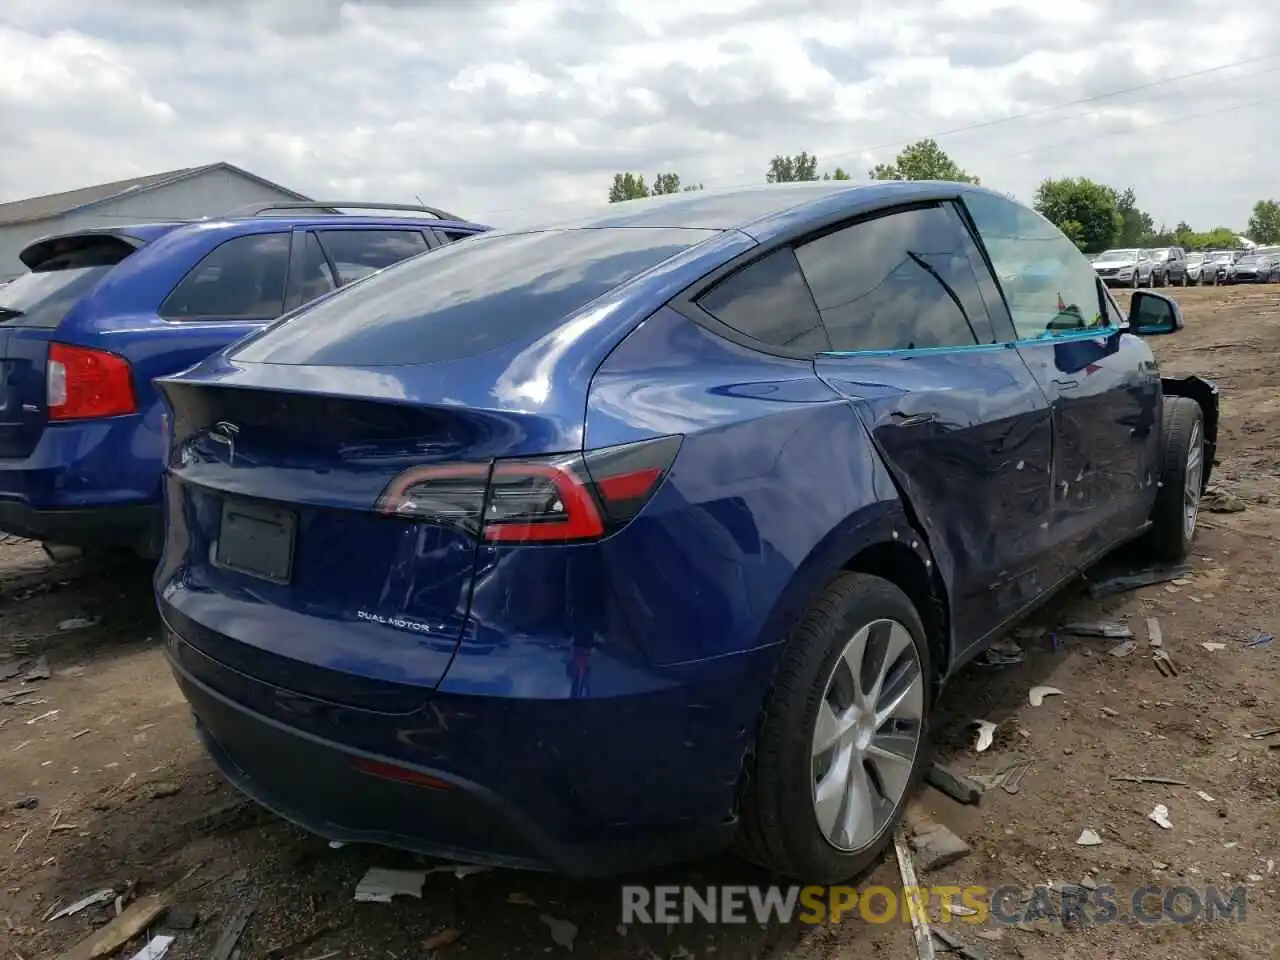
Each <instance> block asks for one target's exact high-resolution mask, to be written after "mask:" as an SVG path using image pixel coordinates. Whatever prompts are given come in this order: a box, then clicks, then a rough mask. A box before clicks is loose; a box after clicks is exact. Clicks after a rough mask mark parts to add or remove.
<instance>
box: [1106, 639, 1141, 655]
mask: <svg viewBox="0 0 1280 960" xmlns="http://www.w3.org/2000/svg"><path fill="white" fill-rule="evenodd" d="M1137 649H1138V641H1137V640H1126V641H1124V642H1123V643H1118V644H1116V645H1115V646H1114V647H1112V648H1111V649H1110V650H1108V651H1107V653H1109V654H1111V655H1112V656H1113V657H1127V656H1128V655H1129V654H1131V653H1133V651H1135V650H1137Z"/></svg>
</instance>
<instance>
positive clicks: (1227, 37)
mask: <svg viewBox="0 0 1280 960" xmlns="http://www.w3.org/2000/svg"><path fill="white" fill-rule="evenodd" d="M104 6H105V5H103V4H101V3H93V2H91V0H7V2H6V3H5V4H4V5H3V9H0V118H3V121H4V127H5V137H4V138H3V140H0V200H7V199H16V198H19V197H24V196H31V195H33V194H37V193H43V192H49V191H53V190H60V189H70V188H73V187H76V186H83V185H86V184H88V183H93V182H97V181H101V180H110V179H117V178H120V177H126V176H131V175H135V174H141V173H147V172H155V171H158V170H162V169H166V168H170V167H177V166H187V165H194V164H199V163H206V162H211V161H214V160H229V161H231V162H233V163H236V164H239V165H241V166H244V167H246V168H248V169H250V170H253V171H254V172H256V173H259V174H261V175H263V176H265V177H268V178H270V179H273V180H277V181H279V182H281V183H283V184H285V185H287V186H290V187H293V188H295V189H298V190H301V191H303V192H305V193H309V194H312V195H315V196H320V195H330V196H332V195H335V194H342V195H352V194H357V195H359V196H362V197H368V198H370V199H380V200H411V199H412V198H413V197H414V196H415V195H417V196H421V197H423V198H424V199H426V200H427V201H428V202H433V203H436V204H438V205H440V206H443V207H446V208H448V209H452V210H457V211H459V212H461V213H463V214H465V215H470V216H474V217H476V218H477V219H482V220H487V221H488V222H491V223H495V224H504V223H512V222H528V221H529V220H533V219H539V218H542V217H547V216H549V217H554V218H556V219H559V218H561V217H564V216H566V215H571V214H573V213H574V212H575V208H576V207H579V206H581V205H583V204H587V203H590V204H598V203H601V202H602V201H603V197H604V194H605V192H606V190H607V188H608V184H609V181H610V180H611V179H612V175H613V173H615V172H617V171H621V170H634V171H636V172H642V173H644V174H646V176H648V177H650V178H651V177H652V176H653V175H654V174H655V173H657V172H658V171H670V170H674V171H676V172H678V173H680V174H681V176H682V177H683V178H684V179H685V180H686V181H700V182H703V183H705V184H707V185H708V186H713V185H725V186H727V185H733V184H742V183H752V182H758V181H759V180H761V179H762V178H763V176H764V170H765V168H766V166H767V164H768V161H769V158H770V157H771V156H773V155H775V154H778V153H794V152H799V151H800V150H808V151H809V152H811V153H816V154H817V155H818V156H819V158H820V163H821V166H822V167H823V168H824V169H825V168H831V167H834V166H836V165H841V166H844V167H845V168H846V169H849V170H851V171H852V172H853V173H854V174H855V176H856V175H861V174H862V173H863V172H864V171H865V170H866V169H867V168H868V167H869V166H870V165H871V164H872V163H873V162H876V161H880V160H888V159H891V158H892V156H893V155H894V154H895V153H896V152H897V148H898V147H899V146H901V145H902V144H904V143H905V142H907V141H910V140H912V139H916V138H918V137H921V136H927V135H931V134H940V133H945V132H946V131H951V130H955V129H956V128H960V127H965V126H969V125H972V124H981V123H984V122H986V121H991V120H996V119H999V118H1002V117H1007V116H1010V115H1016V114H1025V113H1029V112H1035V113H1036V115H1035V116H1032V117H1029V118H1027V119H1024V120H1019V121H1014V122H1007V123H997V124H994V125H990V126H986V127H983V128H981V129H976V130H971V131H964V132H959V133H954V134H948V135H946V136H942V137H940V142H941V144H942V146H943V148H944V149H946V150H947V151H948V152H949V153H951V155H952V156H953V157H954V158H955V159H956V160H957V161H958V162H959V163H960V164H961V166H963V167H964V168H966V169H968V170H970V171H972V172H975V173H977V174H978V175H980V176H981V177H982V179H983V182H984V183H988V184H990V185H992V186H996V187H999V188H1002V189H1005V190H1010V191H1013V192H1015V193H1016V194H1018V195H1019V196H1021V197H1023V198H1028V199H1029V198H1030V196H1031V194H1032V192H1033V191H1034V189H1035V186H1036V184H1037V183H1038V182H1039V181H1040V180H1041V179H1043V178H1044V177H1046V176H1068V175H1080V176H1088V177H1092V178H1094V179H1099V180H1102V181H1104V182H1108V183H1111V184H1113V185H1115V186H1118V187H1124V186H1129V185H1132V186H1134V187H1135V189H1136V191H1137V194H1138V197H1139V202H1140V204H1141V205H1142V206H1144V207H1145V208H1146V209H1148V210H1149V212H1150V213H1151V214H1152V215H1153V216H1154V218H1155V219H1156V221H1157V222H1160V221H1165V222H1168V223H1169V224H1173V223H1175V222H1176V221H1178V220H1182V219H1185V220H1188V221H1189V222H1191V223H1192V224H1194V225H1197V226H1200V227H1207V226H1210V225H1214V224H1218V223H1225V224H1229V225H1233V226H1237V227H1243V225H1244V223H1245V221H1246V220H1247V217H1248V213H1249V208H1250V207H1251V206H1252V204H1253V202H1254V201H1255V200H1257V199H1259V198H1260V197H1262V196H1265V195H1266V194H1267V192H1268V189H1269V188H1270V186H1271V183H1272V182H1273V170H1274V148H1273V146H1272V145H1273V143H1274V132H1275V130H1276V129H1277V127H1280V120H1278V119H1277V117H1278V111H1280V93H1277V92H1275V91H1276V90H1277V84H1276V81H1277V78H1280V27H1277V25H1276V18H1274V17H1269V16H1266V15H1265V13H1266V11H1265V7H1259V6H1257V5H1244V6H1237V7H1232V6H1226V7H1224V6H1223V5H1222V4H1221V3H1219V2H1216V0H1167V2H1166V0H1162V2H1161V3H1159V4H1149V3H1146V2H1142V0H1099V2H1086V0H1056V2H1054V3H1052V4H1043V3H1040V2H1039V0H1016V2H1009V0H1006V2H1004V3H1002V4H1000V6H999V7H998V9H993V6H992V4H990V3H986V2H981V0H897V2H895V3H892V4H871V3H868V2H865V0H702V2H700V3H696V4H695V3H689V2H687V0H644V2H641V0H467V2H462V0H434V2H429V0H420V2H415V0H363V2H346V3H344V2H340V0H252V2H250V0H222V2H220V3H203V2H196V0H169V2H167V3H162V2H160V0H130V2H129V3H127V4H126V3H119V4H111V5H109V6H110V14H109V15H108V14H105V13H103V12H102V11H103V9H104ZM1262 56H1270V57H1271V59H1267V60H1264V61H1259V62H1255V63H1251V64H1244V65H1241V66H1239V67H1236V68H1233V69H1228V70H1221V71H1217V72H1214V73H1210V74H1205V75H1203V76H1199V77H1191V78H1188V79H1185V80H1181V81H1178V82H1171V83H1164V84H1160V85H1158V86H1155V87H1151V88H1148V89H1144V90H1137V91H1133V92H1132V93H1128V94H1125V95H1121V96H1115V97H1108V98H1104V99H1100V100H1097V101H1096V102H1092V103H1088V104H1083V105H1078V106H1074V107H1066V108H1063V109H1052V110H1047V111H1046V110H1045V108H1049V107H1054V106H1056V105H1060V104H1064V103H1068V102H1070V101H1074V100H1078V99H1080V98H1083V97H1088V96H1094V95H1098V94H1105V93H1109V92H1111V91H1115V90H1119V89H1122V88H1128V87H1134V86H1138V85H1140V84H1143V83H1146V82H1148V81H1151V80H1156V79H1160V78H1162V77H1169V76H1173V75H1179V74H1186V73H1188V72H1191V71H1195V70H1201V69H1208V68H1212V67H1216V66H1219V65H1222V64H1227V63H1232V62H1237V61H1242V60H1245V59H1248V58H1251V57H1262ZM1269 97H1275V98H1277V99H1276V100H1275V101H1273V102H1271V103H1261V104H1255V103H1253V102H1254V101H1259V100H1265V99H1267V98H1269ZM1188 116H1191V117H1192V118H1191V119H1187V120H1185V121H1180V120H1178V118H1180V117H1188Z"/></svg>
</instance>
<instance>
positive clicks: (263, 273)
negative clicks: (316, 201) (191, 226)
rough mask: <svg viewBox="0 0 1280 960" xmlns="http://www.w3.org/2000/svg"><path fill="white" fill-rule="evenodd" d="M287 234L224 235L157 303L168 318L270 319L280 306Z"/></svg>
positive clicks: (284, 276)
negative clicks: (218, 243)
mask: <svg viewBox="0 0 1280 960" xmlns="http://www.w3.org/2000/svg"><path fill="white" fill-rule="evenodd" d="M288 273H289V234H287V233H259V234H253V235H250V236H244V237H236V238H234V239H232V240H227V241H226V242H225V243H222V244H221V245H219V246H218V247H216V248H214V249H213V250H212V251H210V252H209V253H208V255H206V256H205V258H204V259H203V260H201V261H200V262H199V263H198V264H196V265H195V267H194V268H192V270H191V272H190V273H188V274H187V275H186V276H185V277H183V279H182V281H181V282H180V283H179V284H178V285H177V287H175V288H174V290H173V292H172V293H170V294H169V296H168V297H166V298H165V301H164V303H163V304H161V306H160V316H162V317H164V318H165V319H168V320H197V319H199V320H206V319H207V320H273V319H275V318H276V317H278V316H279V315H280V312H281V310H282V308H283V306H284V284H285V278H286V276H288Z"/></svg>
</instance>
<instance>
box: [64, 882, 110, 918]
mask: <svg viewBox="0 0 1280 960" xmlns="http://www.w3.org/2000/svg"><path fill="white" fill-rule="evenodd" d="M115 898H116V892H115V890H113V889H112V888H111V887H105V888H104V889H102V890H99V891H97V892H96V893H91V894H89V895H88V896H87V897H81V898H80V899H79V900H77V901H76V902H75V903H71V904H68V905H67V906H65V907H63V908H62V909H61V910H59V911H58V912H57V913H55V914H54V915H53V916H51V917H49V918H48V919H49V920H50V921H53V920H61V919H62V918H63V917H74V916H75V915H76V914H77V913H79V912H80V911H81V910H87V909H88V908H89V907H96V906H97V905H98V904H100V903H110V902H111V901H112V900H114V899H115Z"/></svg>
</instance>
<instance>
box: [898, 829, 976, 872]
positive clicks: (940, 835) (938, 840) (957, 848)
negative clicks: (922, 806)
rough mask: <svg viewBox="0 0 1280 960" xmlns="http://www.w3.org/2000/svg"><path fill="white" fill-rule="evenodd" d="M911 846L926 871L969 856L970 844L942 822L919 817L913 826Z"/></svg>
mask: <svg viewBox="0 0 1280 960" xmlns="http://www.w3.org/2000/svg"><path fill="white" fill-rule="evenodd" d="M911 846H912V848H913V849H914V850H915V852H916V854H917V856H918V859H919V861H920V869H921V870H924V871H925V872H926V873H927V872H929V871H931V870H938V869H940V868H942V867H945V866H948V865H950V864H953V863H955V862H956V861H957V860H959V859H961V858H962V857H965V856H968V854H969V845H968V844H967V843H965V842H964V841H963V840H961V839H960V838H959V837H957V836H956V835H955V834H954V833H952V832H951V831H950V830H948V829H947V828H946V827H944V826H943V825H942V824H940V823H935V822H933V821H932V820H927V819H923V818H921V819H919V820H918V821H917V822H915V823H914V824H912V827H911Z"/></svg>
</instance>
